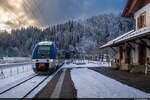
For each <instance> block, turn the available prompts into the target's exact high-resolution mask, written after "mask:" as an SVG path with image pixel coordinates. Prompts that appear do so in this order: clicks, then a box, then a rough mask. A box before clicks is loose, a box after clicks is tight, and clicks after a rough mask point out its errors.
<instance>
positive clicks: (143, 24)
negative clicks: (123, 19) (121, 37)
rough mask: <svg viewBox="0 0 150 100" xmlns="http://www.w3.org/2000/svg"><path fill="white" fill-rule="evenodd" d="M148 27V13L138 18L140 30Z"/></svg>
mask: <svg viewBox="0 0 150 100" xmlns="http://www.w3.org/2000/svg"><path fill="white" fill-rule="evenodd" d="M144 27H146V11H145V12H143V13H142V14H140V15H139V17H138V29H141V28H144Z"/></svg>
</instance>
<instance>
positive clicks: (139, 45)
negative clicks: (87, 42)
mask: <svg viewBox="0 0 150 100" xmlns="http://www.w3.org/2000/svg"><path fill="white" fill-rule="evenodd" d="M122 17H126V18H134V19H135V24H136V25H135V28H134V30H131V31H129V32H127V33H125V34H123V35H121V36H119V37H117V38H116V39H114V40H111V41H109V42H107V43H106V44H104V45H102V46H101V47H100V49H101V50H102V49H106V48H111V50H112V51H114V52H115V57H114V58H115V59H116V61H115V62H116V63H114V64H112V68H118V69H120V70H128V71H130V72H144V71H145V68H146V65H147V64H148V63H149V58H150V0H128V2H127V4H126V7H125V8H124V11H123V13H122ZM110 55H111V54H110Z"/></svg>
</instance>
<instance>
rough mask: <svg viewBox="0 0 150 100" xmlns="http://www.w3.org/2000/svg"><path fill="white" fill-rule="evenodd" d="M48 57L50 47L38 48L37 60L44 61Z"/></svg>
mask: <svg viewBox="0 0 150 100" xmlns="http://www.w3.org/2000/svg"><path fill="white" fill-rule="evenodd" d="M49 57H50V46H39V48H38V51H37V58H39V59H42V58H43V59H44V58H49Z"/></svg>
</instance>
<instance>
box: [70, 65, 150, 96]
mask: <svg viewBox="0 0 150 100" xmlns="http://www.w3.org/2000/svg"><path fill="white" fill-rule="evenodd" d="M71 78H72V81H73V82H74V85H75V88H76V89H77V97H78V98H150V94H148V93H145V92H142V91H140V90H137V89H135V88H132V87H129V86H127V85H125V84H122V83H120V82H118V81H116V80H113V79H111V78H109V77H106V76H104V75H102V74H99V73H97V72H95V71H93V70H90V69H88V68H79V69H72V70H71Z"/></svg>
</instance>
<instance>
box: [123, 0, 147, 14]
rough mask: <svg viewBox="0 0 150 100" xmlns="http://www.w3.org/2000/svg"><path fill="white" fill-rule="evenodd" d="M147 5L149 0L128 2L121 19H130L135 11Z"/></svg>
mask: <svg viewBox="0 0 150 100" xmlns="http://www.w3.org/2000/svg"><path fill="white" fill-rule="evenodd" d="M148 3H150V0H128V2H127V4H126V7H125V9H124V11H123V13H122V17H132V16H133V15H134V13H135V12H136V11H138V10H139V9H141V8H142V7H143V6H145V5H146V4H148Z"/></svg>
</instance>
